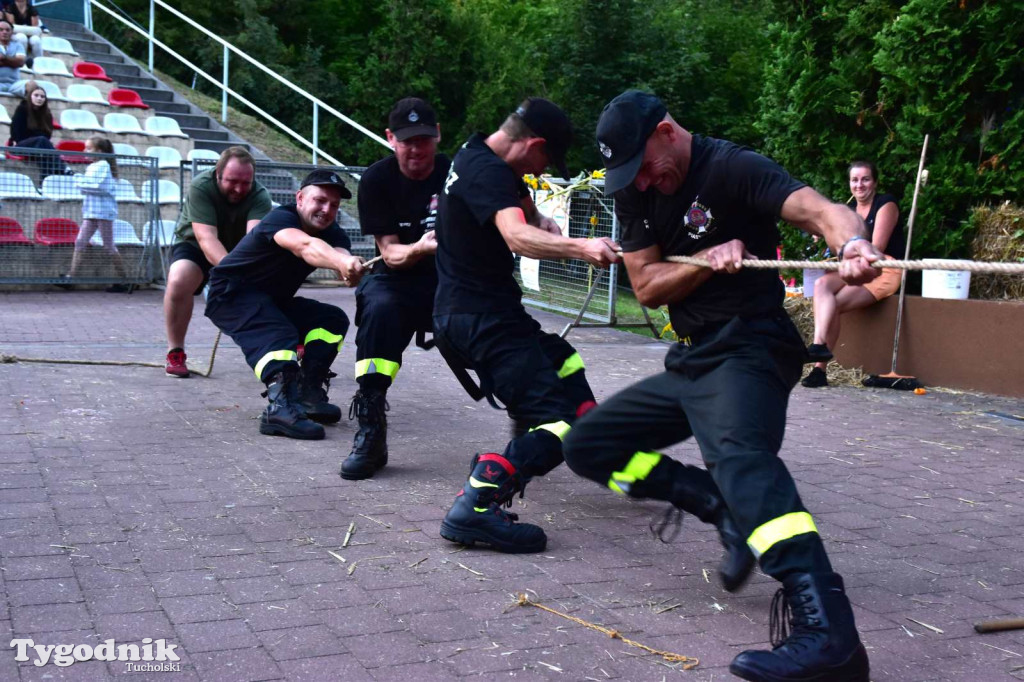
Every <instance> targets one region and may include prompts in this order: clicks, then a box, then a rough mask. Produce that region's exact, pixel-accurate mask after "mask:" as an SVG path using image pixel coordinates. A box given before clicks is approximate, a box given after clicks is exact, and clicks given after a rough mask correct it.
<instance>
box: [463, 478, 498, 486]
mask: <svg viewBox="0 0 1024 682" xmlns="http://www.w3.org/2000/svg"><path fill="white" fill-rule="evenodd" d="M469 484H470V485H471V486H473V487H474V488H497V487H498V485H497V484H496V483H487V482H486V481H481V480H480V479H478V478H473V477H472V476H470V477H469Z"/></svg>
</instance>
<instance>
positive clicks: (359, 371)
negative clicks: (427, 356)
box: [341, 97, 451, 480]
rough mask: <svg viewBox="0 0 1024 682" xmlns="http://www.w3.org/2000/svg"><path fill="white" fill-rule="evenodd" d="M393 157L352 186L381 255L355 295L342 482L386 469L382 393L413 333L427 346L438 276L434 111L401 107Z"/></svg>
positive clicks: (420, 103)
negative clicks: (352, 377)
mask: <svg viewBox="0 0 1024 682" xmlns="http://www.w3.org/2000/svg"><path fill="white" fill-rule="evenodd" d="M385 134H386V135H387V139H388V142H389V143H390V144H391V147H392V149H394V150H395V153H394V155H393V156H390V157H388V158H386V159H383V160H382V161H378V162H377V163H375V164H373V165H372V166H370V167H369V168H367V169H366V172H365V173H363V177H362V179H360V181H359V224H360V226H361V228H362V232H363V234H366V235H373V237H374V240H375V241H376V243H377V252H378V253H379V254H381V255H383V257H384V258H383V260H382V261H378V262H377V264H376V265H375V266H374V267H373V271H372V272H371V274H369V275H368V276H366V277H364V278H363V280H362V282H360V284H359V288H358V289H356V320H355V321H356V325H357V327H358V330H357V332H356V381H357V382H358V383H359V390H358V391H357V392H356V394H355V396H354V397H353V398H352V403H351V406H350V408H349V418H350V419H351V418H358V419H359V430H358V431H357V432H356V435H355V440H354V442H353V445H352V452H351V454H349V456H348V457H347V458H346V459H345V461H344V462H342V464H341V477H342V478H344V479H348V480H358V479H363V478H369V477H371V476H373V474H374V473H375V472H376V471H377V470H378V469H380V468H382V467H383V466H384V465H385V464H387V462H388V445H387V435H388V431H387V419H386V415H385V411H386V410H387V409H388V404H387V398H386V396H387V390H388V387H389V386H391V383H392V382H393V381H394V380H395V375H397V374H398V370H399V368H400V367H401V366H402V352H403V351H405V349H406V347H407V346H408V345H409V341H410V340H411V339H412V337H413V335H414V334H419V335H420V337H419V339H420V340H419V343H420V345H423V346H426V345H428V344H426V343H425V342H424V340H423V337H422V335H423V333H424V332H428V331H430V330H431V327H432V325H433V322H432V320H431V314H432V312H433V309H434V290H435V289H436V288H437V271H436V269H435V268H434V252H435V251H436V250H437V240H436V239H435V238H434V232H433V230H434V221H435V219H436V218H437V198H438V194H439V193H440V191H441V187H442V186H443V185H444V179H445V176H447V175H448V167H449V166H450V165H451V160H450V159H449V158H448V157H447V156H445V155H444V154H438V153H437V143H438V142H439V141H440V139H441V129H440V127H439V126H438V124H437V117H436V115H435V113H434V109H433V107H431V106H430V105H429V104H428V103H427V102H425V101H424V100H422V99H419V98H417V97H406V98H405V99H403V100H400V101H399V102H398V103H397V104H396V105H395V106H394V108H393V109H392V110H391V114H390V115H389V116H388V128H387V130H386V131H385Z"/></svg>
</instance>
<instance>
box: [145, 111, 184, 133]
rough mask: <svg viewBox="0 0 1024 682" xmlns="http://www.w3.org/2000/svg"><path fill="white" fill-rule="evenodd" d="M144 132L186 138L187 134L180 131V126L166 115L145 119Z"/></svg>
mask: <svg viewBox="0 0 1024 682" xmlns="http://www.w3.org/2000/svg"><path fill="white" fill-rule="evenodd" d="M146 132H147V133H149V134H150V135H161V136H167V135H173V136H174V137H184V138H188V135H186V134H185V133H183V132H181V127H180V126H178V122H177V121H175V120H174V119H173V118H168V117H167V116H153V117H150V118H147V119H146Z"/></svg>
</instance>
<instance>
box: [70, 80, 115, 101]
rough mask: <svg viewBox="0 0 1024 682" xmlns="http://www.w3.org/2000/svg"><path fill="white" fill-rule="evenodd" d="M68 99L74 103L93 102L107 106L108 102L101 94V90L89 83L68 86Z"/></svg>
mask: <svg viewBox="0 0 1024 682" xmlns="http://www.w3.org/2000/svg"><path fill="white" fill-rule="evenodd" d="M67 97H68V99H69V100H71V101H72V102H78V103H81V102H93V103H95V104H106V103H107V100H105V99H104V98H103V95H101V94H100V91H99V88H97V87H96V86H95V85H89V84H87V83H72V84H71V85H69V86H68V91H67Z"/></svg>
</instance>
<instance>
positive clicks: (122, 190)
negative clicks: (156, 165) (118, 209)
mask: <svg viewBox="0 0 1024 682" xmlns="http://www.w3.org/2000/svg"><path fill="white" fill-rule="evenodd" d="M114 198H115V199H117V200H118V201H133V202H141V201H142V198H141V197H139V195H138V194H136V193H135V186H134V185H132V183H130V182H128V181H127V180H125V179H124V178H118V179H117V186H116V187H115V188H114Z"/></svg>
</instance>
